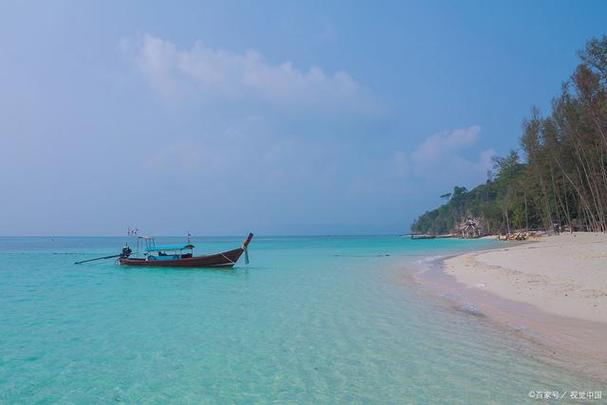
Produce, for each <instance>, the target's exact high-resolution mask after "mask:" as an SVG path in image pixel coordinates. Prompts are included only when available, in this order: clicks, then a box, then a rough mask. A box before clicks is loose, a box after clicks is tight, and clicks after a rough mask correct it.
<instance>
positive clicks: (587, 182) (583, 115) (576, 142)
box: [411, 36, 607, 234]
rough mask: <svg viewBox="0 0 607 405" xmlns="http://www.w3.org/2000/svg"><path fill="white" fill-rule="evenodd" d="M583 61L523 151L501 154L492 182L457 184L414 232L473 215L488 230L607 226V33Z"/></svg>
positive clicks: (526, 135) (535, 122) (446, 228)
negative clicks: (467, 186)
mask: <svg viewBox="0 0 607 405" xmlns="http://www.w3.org/2000/svg"><path fill="white" fill-rule="evenodd" d="M578 56H579V58H580V63H579V65H578V66H577V68H576V69H575V71H574V72H573V74H572V75H571V77H570V78H569V80H567V81H566V82H564V83H563V86H562V90H561V93H560V94H559V95H558V96H557V97H555V98H554V99H553V101H552V108H551V111H550V113H549V114H548V115H546V116H542V115H541V114H540V112H539V110H538V109H537V108H532V110H531V113H530V116H529V117H527V118H526V119H525V120H524V122H523V131H522V135H521V152H522V157H523V159H521V156H520V154H519V152H516V151H512V152H510V154H508V155H507V156H505V157H501V158H495V159H494V163H495V166H494V171H493V173H492V175H491V176H490V177H489V179H488V180H487V182H486V183H485V184H481V185H479V186H477V187H475V188H474V189H472V190H467V189H466V188H464V187H455V188H454V190H453V192H452V193H448V194H445V195H442V196H441V197H443V198H446V199H448V201H447V202H446V203H445V204H443V205H441V206H440V207H438V208H437V209H435V210H432V211H428V212H426V213H425V214H423V215H421V216H420V217H419V218H418V219H417V220H416V221H415V222H414V223H413V225H412V227H411V230H412V231H413V232H418V233H431V234H440V233H447V232H451V231H454V230H455V229H456V228H457V227H458V226H459V224H460V223H462V222H463V221H464V220H465V219H466V218H468V217H475V218H478V219H479V221H480V223H481V226H482V229H483V232H485V233H506V232H508V233H509V232H512V231H513V230H521V229H527V230H534V229H551V228H561V227H562V228H569V229H574V230H585V231H595V232H598V231H600V232H605V231H607V36H603V37H602V38H595V39H592V40H590V41H588V43H587V44H586V47H585V48H584V49H583V50H582V51H580V52H578Z"/></svg>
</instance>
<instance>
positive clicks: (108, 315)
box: [0, 236, 607, 404]
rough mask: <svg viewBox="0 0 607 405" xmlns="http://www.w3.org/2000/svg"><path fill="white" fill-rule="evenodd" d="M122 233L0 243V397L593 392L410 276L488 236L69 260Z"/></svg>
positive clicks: (125, 399)
mask: <svg viewBox="0 0 607 405" xmlns="http://www.w3.org/2000/svg"><path fill="white" fill-rule="evenodd" d="M127 241H129V239H128V238H127V237H27V238H25V237H2V238H0V403H1V404H32V403H36V404H54V403H61V404H97V403H101V404H114V403H128V404H166V403H176V404H200V403H210V404H214V403H217V404H225V403H238V404H242V403H310V404H337V403H365V404H367V403H368V404H409V403H412V404H414V403H415V404H432V403H461V404H475V403H527V402H528V403H537V402H538V401H537V399H535V398H534V395H537V392H538V391H542V392H545V391H546V392H556V391H558V392H563V391H566V390H573V389H576V390H583V389H586V388H588V389H591V388H592V387H593V386H592V385H589V382H588V380H587V379H584V378H583V377H582V376H579V375H575V373H572V372H571V371H568V370H566V369H562V368H559V367H555V366H554V365H551V364H549V363H547V362H545V361H543V360H542V359H541V357H540V356H536V355H535V352H534V348H533V344H532V343H529V342H527V341H526V340H525V339H522V338H521V337H520V336H518V335H517V334H516V333H514V332H512V333H511V332H509V331H507V330H504V329H503V328H500V327H499V326H497V325H495V324H493V323H492V322H491V321H490V320H488V319H486V318H485V317H483V316H482V314H477V313H474V312H473V311H463V310H461V308H458V307H457V306H454V305H450V304H449V303H448V300H443V299H437V298H436V297H433V294H430V293H428V291H425V290H424V289H423V288H421V287H420V285H419V284H418V283H416V282H415V281H413V278H412V277H410V276H411V272H415V271H422V270H420V266H419V264H420V263H421V264H423V263H425V262H428V261H430V260H432V259H435V258H438V257H443V256H446V255H451V254H455V253H458V252H464V251H470V250H478V249H486V248H491V247H493V246H495V244H496V243H497V242H495V241H488V240H473V241H471V240H457V239H434V240H411V239H409V238H406V237H400V236H314V237H302V236H298V237H264V236H261V237H257V236H256V237H255V238H254V239H253V242H252V243H251V245H250V251H249V253H250V263H249V264H248V265H247V264H245V263H244V260H243V259H241V261H240V262H239V263H238V264H237V266H236V267H235V268H233V269H229V270H217V269H215V270H213V269H187V270H186V269H176V268H175V269H173V268H162V269H158V268H156V269H154V268H136V267H123V266H119V265H118V264H116V262H115V261H114V260H104V261H98V262H91V263H87V264H81V265H75V264H74V262H75V261H78V260H84V259H88V258H94V257H98V256H106V255H111V254H117V253H119V252H120V249H121V248H122V246H123V245H124V243H125V242H127ZM157 241H158V242H159V243H179V242H184V238H181V237H180V238H176V237H159V238H157ZM192 243H193V244H195V245H196V250H195V253H196V254H203V253H210V252H216V251H220V250H225V249H231V248H234V247H237V246H240V244H241V243H242V238H241V237H194V238H192ZM422 267H423V266H422ZM594 387H596V385H595V386H594ZM534 393H535V394H534ZM603 395H607V392H606V393H604V394H603ZM565 399H566V398H565ZM544 402H545V401H544ZM561 402H563V401H561Z"/></svg>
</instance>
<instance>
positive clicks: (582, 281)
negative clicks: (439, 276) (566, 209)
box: [445, 233, 607, 323]
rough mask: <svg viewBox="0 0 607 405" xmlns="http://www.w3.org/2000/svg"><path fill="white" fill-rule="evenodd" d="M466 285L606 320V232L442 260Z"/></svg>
mask: <svg viewBox="0 0 607 405" xmlns="http://www.w3.org/2000/svg"><path fill="white" fill-rule="evenodd" d="M445 272H446V273H447V274H451V275H453V276H454V277H455V278H456V279H457V281H459V282H461V283H463V284H465V285H466V286H468V287H474V288H477V289H482V290H485V291H488V292H490V293H493V294H496V295H498V296H500V297H502V298H506V299H509V300H512V301H517V302H522V303H526V304H531V305H533V306H536V307H537V308H539V309H541V310H542V311H545V312H547V313H551V314H554V315H560V316H565V317H571V318H576V319H582V320H587V321H593V322H605V323H607V235H605V234H594V233H574V234H562V235H558V236H550V237H545V238H541V239H539V240H538V241H537V242H535V243H524V244H518V245H508V244H507V242H505V247H504V248H502V249H496V250H491V251H486V252H479V253H472V254H465V255H462V256H457V257H454V258H451V259H448V260H446V261H445Z"/></svg>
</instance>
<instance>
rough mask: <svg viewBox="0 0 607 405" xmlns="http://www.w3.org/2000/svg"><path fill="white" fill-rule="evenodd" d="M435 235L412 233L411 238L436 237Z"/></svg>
mask: <svg viewBox="0 0 607 405" xmlns="http://www.w3.org/2000/svg"><path fill="white" fill-rule="evenodd" d="M434 238H436V236H434V235H411V239H434Z"/></svg>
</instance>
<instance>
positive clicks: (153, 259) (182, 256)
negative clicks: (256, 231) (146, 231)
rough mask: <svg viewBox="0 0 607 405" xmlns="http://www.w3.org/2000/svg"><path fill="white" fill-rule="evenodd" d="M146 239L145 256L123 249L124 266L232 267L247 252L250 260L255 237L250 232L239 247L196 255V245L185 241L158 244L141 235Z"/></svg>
mask: <svg viewBox="0 0 607 405" xmlns="http://www.w3.org/2000/svg"><path fill="white" fill-rule="evenodd" d="M140 239H144V240H145V244H146V247H145V250H144V253H143V257H130V255H131V253H132V251H131V249H130V248H129V247H128V245H127V246H125V247H124V248H123V249H122V254H121V255H120V257H119V258H118V262H119V263H120V264H121V265H123V266H146V267H232V266H234V265H235V264H236V262H237V261H238V259H240V256H242V254H243V253H244V254H245V259H246V262H247V263H248V262H249V257H248V250H247V249H248V246H249V243H251V239H253V234H252V233H249V235H248V236H247V238H246V239H245V240H244V242H242V245H241V246H240V247H239V248H236V249H232V250H226V251H223V252H218V253H212V254H208V255H201V256H194V245H192V244H191V243H189V242H188V243H185V244H182V245H163V246H157V245H156V242H155V241H154V238H148V237H140Z"/></svg>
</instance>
